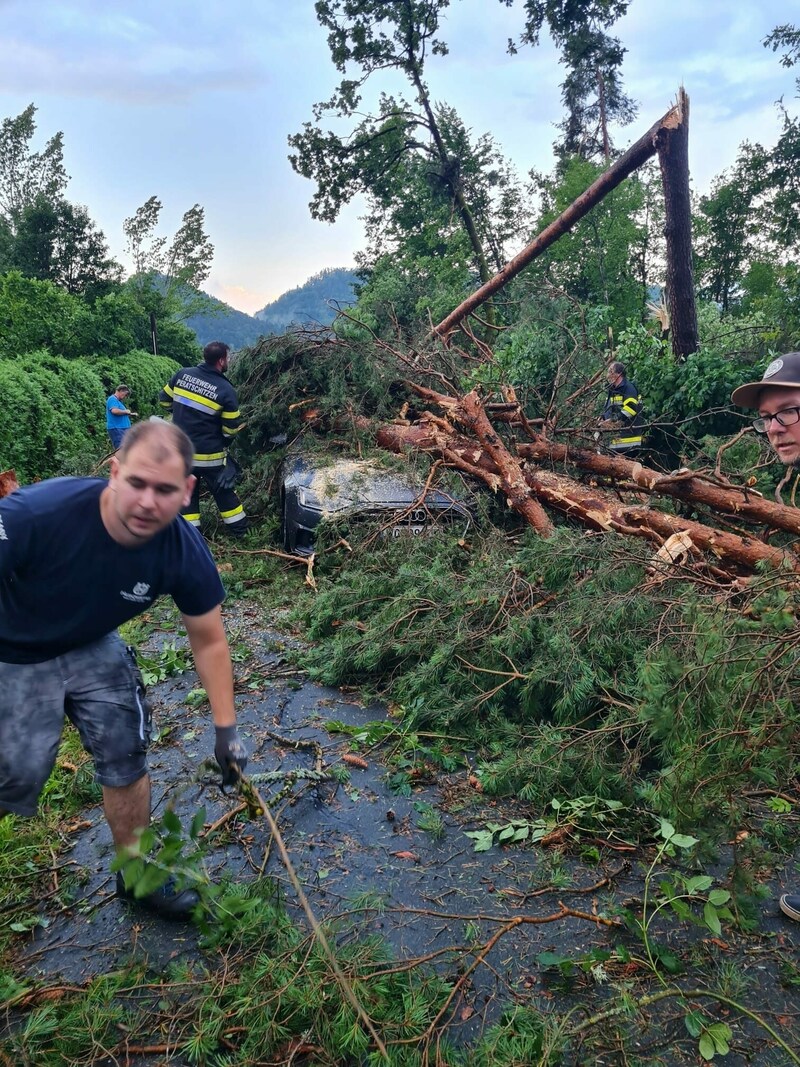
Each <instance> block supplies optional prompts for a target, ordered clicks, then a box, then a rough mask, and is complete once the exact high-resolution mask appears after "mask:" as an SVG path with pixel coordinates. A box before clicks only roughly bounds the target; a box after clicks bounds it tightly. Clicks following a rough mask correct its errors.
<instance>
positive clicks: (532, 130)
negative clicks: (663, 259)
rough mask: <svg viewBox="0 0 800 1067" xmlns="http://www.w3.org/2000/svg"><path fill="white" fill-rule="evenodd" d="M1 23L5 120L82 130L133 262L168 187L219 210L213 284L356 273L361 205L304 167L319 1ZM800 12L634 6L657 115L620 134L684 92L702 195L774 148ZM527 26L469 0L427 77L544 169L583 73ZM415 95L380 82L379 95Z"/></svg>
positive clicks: (327, 81)
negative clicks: (299, 163)
mask: <svg viewBox="0 0 800 1067" xmlns="http://www.w3.org/2000/svg"><path fill="white" fill-rule="evenodd" d="M0 15H1V16H2V19H0V40H2V44H3V55H4V62H3V64H2V66H0V93H2V101H3V107H2V115H3V117H5V116H11V115H16V114H19V112H20V111H21V110H22V109H23V108H24V107H26V106H27V104H29V103H30V102H31V101H33V102H34V103H35V104H36V106H37V108H38V113H37V121H38V135H39V137H40V139H41V141H40V143H43V141H44V140H45V139H46V138H47V137H49V136H51V135H52V134H53V133H54V132H55V131H56V130H63V132H64V140H65V157H66V163H67V170H68V172H69V173H70V174H71V175H72V182H71V184H70V186H69V190H68V195H69V196H70V198H71V199H73V200H74V201H76V202H79V203H85V204H86V205H87V206H88V208H89V210H90V213H91V214H92V217H93V218H95V219H96V220H97V222H98V224H99V225H100V227H101V228H102V229H103V231H104V232H105V234H106V236H107V238H108V240H109V242H110V243H111V246H112V251H113V253H114V254H115V255H116V256H117V257H120V258H124V257H123V248H124V240H123V236H122V222H123V220H124V219H125V218H126V217H127V216H129V215H132V214H133V212H134V211H135V210H136V208H137V207H138V206H139V205H140V204H142V203H144V201H145V200H146V199H147V198H148V197H149V196H152V195H156V196H158V197H159V198H160V199H161V200H162V201H163V203H164V212H163V223H164V229H165V231H169V232H174V230H175V229H176V228H177V226H178V225H179V224H180V220H181V216H182V214H183V212H184V211H186V210H187V209H188V208H189V207H191V206H192V204H194V203H200V204H202V205H203V206H204V208H205V212H206V228H207V230H208V232H209V234H210V236H211V239H212V242H213V243H214V245H215V248H216V254H215V258H214V264H213V273H212V276H211V279H210V283H209V288H210V290H211V291H212V292H214V293H215V294H216V295H219V296H221V297H222V298H223V299H226V300H228V302H230V303H232V304H233V305H234V306H236V307H240V308H242V309H243V310H249V311H253V310H256V309H258V308H259V307H262V306H263V305H264V304H265V303H267V302H268V301H269V300H272V299H274V298H275V297H276V296H278V295H280V293H282V292H285V291H286V290H287V289H291V288H293V287H295V286H297V285H300V284H302V282H303V281H304V280H305V279H306V278H307V277H308V276H309V275H311V274H314V273H316V272H317V271H319V270H321V269H323V268H324V267H332V266H349V265H351V264H352V261H353V254H354V252H355V250H356V249H357V248H358V247H359V245H360V243H361V241H362V229H361V225H360V223H359V221H358V214H359V212H360V210H361V208H360V205H359V204H358V203H356V204H353V205H350V206H349V207H348V208H346V209H345V210H344V211H343V212H342V215H341V217H340V219H339V220H338V221H337V223H336V224H334V225H327V224H323V223H318V222H314V221H313V220H312V219H311V218H310V216H309V214H308V209H307V203H308V201H309V200H310V198H311V195H312V192H313V189H312V187H311V184H310V183H308V182H307V181H305V180H304V179H302V178H300V177H299V176H298V175H296V174H295V173H294V172H293V171H292V169H291V167H290V165H289V163H288V161H287V155H288V146H287V143H286V138H287V136H288V135H289V134H290V133H293V132H296V131H297V130H299V128H300V127H301V125H302V123H303V122H304V121H307V120H309V119H310V118H311V109H312V105H313V104H314V103H315V102H317V101H319V100H323V99H326V98H327V97H329V96H330V94H331V92H332V90H333V87H334V86H335V85H336V83H337V81H338V75H337V72H336V71H335V69H334V68H333V65H332V63H331V61H330V57H329V55H328V50H327V45H326V42H325V34H324V32H323V30H322V28H321V27H320V26H319V25H318V24H317V22H316V18H315V15H314V5H313V0H294V3H293V4H291V5H289V4H287V3H285V0H227V2H222V0H202V2H197V0H192V2H191V3H190V2H189V0H158V2H156V0H137V2H136V3H128V2H115V0H24V2H23V0H0ZM786 20H787V13H786V4H785V0H759V3H758V4H755V3H753V2H752V0H703V2H702V3H697V0H632V2H631V4H630V8H629V11H628V13H627V14H626V15H625V16H624V17H623V18H622V19H621V20H620V22H619V23H617V25H616V26H615V27H614V29H613V30H612V32H613V33H614V34H615V35H618V36H619V37H620V38H621V39H622V42H623V44H624V45H625V47H626V48H627V50H628V51H627V55H626V57H625V64H624V67H623V74H624V79H625V87H626V90H627V92H628V93H629V94H630V95H631V96H633V97H634V98H635V99H636V100H637V101H638V102H639V116H638V118H637V120H636V121H635V122H634V123H633V124H632V125H631V126H629V127H628V128H627V129H625V130H623V131H618V132H617V135H616V141H617V144H618V145H619V146H620V147H625V146H626V145H627V144H629V143H630V142H632V141H633V140H635V139H636V138H637V137H639V136H641V134H642V133H643V132H644V131H645V130H646V129H647V128H648V127H649V126H650V125H652V123H653V122H655V121H656V119H657V118H658V117H659V116H660V115H662V114H663V113H664V112H665V111H666V110H667V109H668V107H669V106H670V103H671V101H672V99H673V98H674V94H675V91H676V90H677V88H678V87H679V85H681V84H684V85H685V87H686V90H687V92H688V93H689V96H690V99H691V122H690V166H691V169H692V178H693V182H694V185H695V188H696V189H698V190H700V191H703V190H705V189H707V187H708V185H709V183H710V181H711V180H712V178H713V177H714V175H716V174H719V173H720V172H721V171H722V170H723V169H724V168H726V167H729V166H730V165H731V164H732V163H733V162H734V160H735V158H736V153H737V149H738V146H739V144H740V143H741V142H742V141H744V140H746V139H750V140H760V141H761V142H762V143H765V144H770V143H772V142H774V139H775V137H776V136H777V132H778V129H779V121H778V117H777V114H776V111H775V108H774V101H775V100H776V99H778V97H780V96H781V95H782V94H785V96H786V98H787V101H788V100H790V99H791V98H792V96H793V93H794V72H792V71H786V70H785V69H783V68H782V67H781V66H780V63H779V60H778V57H776V56H775V55H774V54H773V53H772V52H771V51H768V50H766V49H765V48H764V47H763V45H762V43H761V42H762V40H763V38H764V37H765V36H766V35H767V34H768V33H769V32H770V31H771V30H772V29H773V28H774V27H775V26H776V25H779V24H781V23H784V22H786ZM522 21H523V12H522V7H521V0H517V4H516V5H515V6H514V7H512V8H511V9H509V8H507V7H505V6H504V5H502V4H500V3H499V2H497V0H453V2H452V3H451V5H450V6H449V8H447V9H446V10H445V11H444V13H443V18H442V26H441V32H440V36H441V37H443V38H444V39H445V40H446V41H447V42H448V44H449V46H450V54H449V55H448V56H446V57H442V58H439V57H431V59H430V61H429V65H428V69H427V76H428V81H429V85H430V88H431V92H432V95H433V97H434V99H435V100H441V101H446V102H448V103H450V104H452V105H453V106H454V107H455V108H456V109H457V110H458V112H459V113H460V114H461V116H462V118H463V119H464V121H465V122H466V124H467V125H468V126H469V127H471V128H472V129H473V131H474V132H475V133H476V134H477V135H480V134H481V133H483V132H485V131H488V132H491V133H492V134H493V136H494V137H495V139H496V140H497V142H498V143H499V144H500V146H501V147H502V148H503V150H504V151H505V153H506V154H507V155H508V156H509V158H510V159H511V160H512V161H513V162H514V163H515V165H516V166H517V168H518V170H519V171H520V172H521V173H522V174H524V173H526V172H527V171H528V170H530V169H531V168H532V167H533V168H536V169H538V170H541V171H547V170H549V169H550V167H551V166H552V161H553V159H552V151H551V146H552V142H553V140H554V139H555V137H556V130H555V129H554V125H555V123H557V122H558V121H559V120H560V118H561V116H562V109H561V102H560V87H559V83H560V81H561V80H562V78H563V70H562V68H560V67H559V65H558V59H557V53H556V51H555V49H554V47H553V45H552V43H551V42H550V41H549V40H548V39H547V38H546V37H543V40H542V44H541V46H540V47H538V48H536V49H530V48H524V49H521V50H520V52H519V54H518V55H516V56H509V55H507V53H506V42H507V39H508V38H509V37H513V36H518V34H519V32H520V29H521V27H522ZM798 21H800V20H798ZM396 87H397V83H396V82H395V83H393V85H392V86H387V85H386V84H385V83H384V84H380V85H379V84H378V82H377V81H376V84H375V90H374V91H375V92H376V93H377V92H378V91H379V90H380V89H385V88H396ZM794 104H796V101H793V105H794ZM225 294H228V295H225Z"/></svg>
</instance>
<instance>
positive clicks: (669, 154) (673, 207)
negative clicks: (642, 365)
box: [658, 88, 699, 361]
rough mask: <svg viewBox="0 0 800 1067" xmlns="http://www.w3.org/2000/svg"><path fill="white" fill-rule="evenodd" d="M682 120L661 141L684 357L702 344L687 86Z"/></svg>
mask: <svg viewBox="0 0 800 1067" xmlns="http://www.w3.org/2000/svg"><path fill="white" fill-rule="evenodd" d="M675 107H676V109H677V110H678V112H679V115H680V120H679V122H678V123H677V125H675V126H673V127H670V128H669V129H665V130H664V134H663V136H662V137H660V138H659V141H658V161H659V164H660V166H661V181H662V184H663V187H664V207H665V210H666V220H665V223H664V235H665V237H666V239H667V307H668V309H669V317H670V322H671V324H672V351H673V354H674V355H675V358H676V359H678V360H680V361H683V360H685V359H686V357H687V356H688V355H691V353H692V352H696V351H697V349H698V346H699V341H698V336H697V308H696V306H695V301H694V276H693V272H692V205H691V194H690V192H689V97H688V96H687V95H686V93H685V91H684V90H683V88H681V89H680V90H679V91H678V102H677V104H676V105H675Z"/></svg>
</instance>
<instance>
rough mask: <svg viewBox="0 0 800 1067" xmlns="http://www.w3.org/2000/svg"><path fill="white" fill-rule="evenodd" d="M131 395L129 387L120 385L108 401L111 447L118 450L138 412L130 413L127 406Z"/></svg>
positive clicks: (107, 417) (107, 422) (107, 423)
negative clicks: (132, 419) (126, 403)
mask: <svg viewBox="0 0 800 1067" xmlns="http://www.w3.org/2000/svg"><path fill="white" fill-rule="evenodd" d="M129 395H130V389H129V388H128V386H127V385H118V386H117V388H116V389H115V390H114V392H113V393H112V394H111V396H110V397H109V398H108V400H106V430H107V431H108V436H109V437H110V438H111V447H112V448H113V449H114V451H115V452H116V450H117V449H118V448H119V446H120V445H121V444H122V439H123V437H124V436H125V432H126V430H129V429H130V425H131V418H136V416H137V412H135V411H130V410H129V409H128V408H127V407H126V406H125V401H126V400H127V399H128V396H129Z"/></svg>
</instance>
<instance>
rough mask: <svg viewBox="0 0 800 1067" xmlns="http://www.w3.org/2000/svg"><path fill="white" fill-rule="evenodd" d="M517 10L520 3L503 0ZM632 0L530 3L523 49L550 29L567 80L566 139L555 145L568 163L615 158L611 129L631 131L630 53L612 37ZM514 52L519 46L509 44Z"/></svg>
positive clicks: (633, 107) (563, 86) (527, 2)
mask: <svg viewBox="0 0 800 1067" xmlns="http://www.w3.org/2000/svg"><path fill="white" fill-rule="evenodd" d="M500 2H501V3H502V4H505V5H506V7H511V6H512V5H513V3H514V0H500ZM629 3H630V0H525V3H524V8H525V29H524V31H523V33H522V35H521V37H520V41H521V43H522V44H530V45H537V44H538V43H539V40H540V37H541V33H542V30H543V29H544V28H545V27H547V29H548V30H549V31H550V36H551V37H552V39H553V41H554V43H555V45H556V46H557V47H558V48H559V49H560V50H561V61H562V63H563V65H564V67H565V68H566V71H567V74H566V77H565V79H564V81H563V82H562V84H561V99H562V101H563V103H564V107H565V110H566V115H565V117H564V119H563V120H562V121H561V122H560V123H559V124H558V128H559V129H560V130H561V131H562V134H563V136H562V138H561V140H560V141H558V142H556V144H555V145H554V148H555V151H556V154H557V155H558V157H559V158H560V159H562V160H566V159H568V158H569V157H570V156H573V155H578V156H581V157H582V158H583V159H589V160H594V161H598V160H601V159H602V160H605V162H606V163H608V162H609V161H610V159H611V157H612V155H613V154H614V146H613V142H612V138H611V134H610V131H609V127H610V125H611V123H613V122H616V123H618V124H619V125H621V126H625V125H627V124H628V123H629V122H631V121H632V120H633V119H634V118H635V117H636V112H637V107H636V104H635V103H634V101H633V100H632V99H631V97H629V96H627V94H626V93H625V92H624V90H623V88H622V73H621V67H622V60H623V57H624V55H625V49H624V48H623V47H622V45H621V43H620V41H619V39H618V38H616V37H611V36H609V35H608V34H607V33H606V30H607V29H609V28H610V27H611V26H612V25H613V24H614V22H616V20H617V19H618V18H621V16H622V15H624V14H625V12H626V11H627V9H628V5H629ZM509 50H510V51H511V52H514V51H516V45H515V43H514V42H513V41H509Z"/></svg>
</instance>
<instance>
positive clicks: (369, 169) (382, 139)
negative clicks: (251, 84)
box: [289, 0, 492, 281]
mask: <svg viewBox="0 0 800 1067" xmlns="http://www.w3.org/2000/svg"><path fill="white" fill-rule="evenodd" d="M448 6H449V0H402V2H400V3H397V2H389V0H319V2H318V3H317V5H316V11H317V18H318V20H319V22H320V23H321V24H322V26H323V27H325V28H326V29H327V30H328V46H329V48H330V53H331V58H332V59H333V62H334V65H335V66H336V69H337V70H338V71H340V73H341V74H342V75H343V78H342V81H341V82H340V84H339V86H338V88H337V89H336V91H335V92H334V94H333V96H332V97H331V99H330V100H328V101H326V102H323V103H320V104H317V105H315V107H314V119H315V122H314V123H311V122H307V123H305V124H304V126H303V129H302V131H301V132H300V133H297V134H294V135H293V136H291V137H290V138H289V144H290V146H291V148H293V149H294V151H293V153H292V154H291V155H290V157H289V159H290V162H291V164H292V166H293V167H294V169H295V170H296V171H297V172H298V174H302V175H303V176H304V177H306V178H310V179H312V180H313V181H315V182H316V184H317V191H316V193H315V194H314V197H313V199H312V200H311V203H310V205H309V206H310V209H311V214H312V215H313V216H314V218H318V219H324V220H326V221H333V220H334V219H335V218H336V217H337V215H338V213H339V211H340V210H341V208H342V206H343V205H344V204H346V203H348V202H349V201H350V200H351V199H352V198H353V197H354V196H355V195H356V194H357V193H365V194H367V195H368V196H373V197H374V198H375V201H376V203H381V202H382V201H383V200H385V199H386V198H387V197H390V196H391V195H392V189H393V186H394V184H395V183H396V182H397V181H398V179H399V180H400V183H402V181H403V180H405V177H406V174H407V169H408V160H409V158H416V159H417V160H419V161H420V164H421V165H422V167H423V168H425V169H427V172H428V174H429V176H430V179H431V181H432V182H438V183H439V186H440V189H441V191H442V192H443V193H444V194H445V195H446V197H447V198H448V200H449V202H450V204H451V208H452V211H453V212H454V213H455V215H456V216H457V217H458V219H459V220H460V224H461V226H462V227H463V229H464V232H465V233H466V234H467V237H468V240H469V245H470V248H471V251H472V256H473V261H474V265H475V269H476V271H477V274H478V275H479V277H480V279H481V281H486V280H487V279H488V278H489V277H490V275H491V271H490V267H489V262H488V254H487V241H486V239H485V237H484V236H482V233H483V234H485V233H486V231H487V228H488V226H489V220H488V218H487V217H486V216H484V218H482V219H480V220H478V219H476V207H475V205H474V204H473V203H472V202H471V200H470V193H471V189H470V188H469V187H468V185H467V184H466V183H465V176H464V171H463V169H462V160H461V158H460V156H459V155H458V153H457V152H456V151H455V150H454V148H453V145H452V144H451V143H450V142H449V139H448V135H447V132H446V131H445V130H443V128H442V120H441V114H442V113H441V111H439V112H437V108H436V107H435V106H434V104H433V102H432V100H431V95H430V91H429V89H428V86H427V84H426V82H425V80H424V69H425V61H426V57H427V55H428V54H429V53H433V54H436V55H446V54H447V46H446V44H445V43H444V42H443V41H442V40H441V39H440V38H439V37H437V36H436V34H437V31H438V27H439V15H440V13H441V11H443V10H444V9H445V8H447V7H448ZM353 69H355V71H356V76H355V77H352V76H348V72H349V71H351V70H353ZM387 71H396V72H399V73H401V74H402V75H404V76H405V77H406V78H407V80H408V82H409V83H410V85H411V87H412V89H413V92H414V102H413V103H409V102H408V101H406V100H405V99H404V98H403V97H401V96H396V97H395V96H387V95H382V96H381V98H380V101H379V104H378V108H377V111H376V113H375V114H371V115H368V116H366V117H365V118H363V119H361V121H359V122H358V123H357V124H356V126H355V127H354V128H353V129H351V130H350V132H349V133H348V134H345V135H341V134H339V133H336V132H334V131H332V130H323V129H322V128H321V126H320V122H321V120H322V119H323V117H324V116H326V115H331V116H333V117H335V118H338V119H350V118H353V117H354V116H355V115H356V114H357V112H358V110H359V106H360V103H361V93H362V89H363V86H364V84H365V83H366V82H367V80H368V79H369V78H370V77H371V76H372V75H374V74H377V73H382V72H387ZM411 169H414V168H413V166H412V168H411ZM491 243H492V242H491V240H490V241H489V242H488V244H489V246H491Z"/></svg>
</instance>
